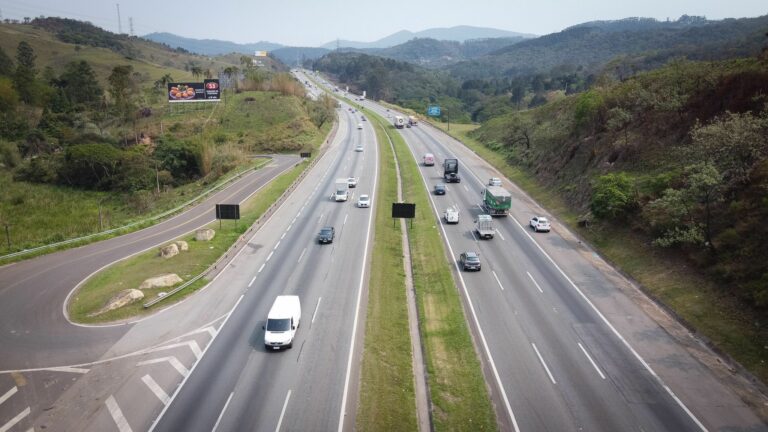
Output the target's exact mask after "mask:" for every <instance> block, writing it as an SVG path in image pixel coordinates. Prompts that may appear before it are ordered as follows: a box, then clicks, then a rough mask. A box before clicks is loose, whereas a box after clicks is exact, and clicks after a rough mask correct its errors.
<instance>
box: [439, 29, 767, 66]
mask: <svg viewBox="0 0 768 432" xmlns="http://www.w3.org/2000/svg"><path fill="white" fill-rule="evenodd" d="M766 29H768V15H766V16H762V17H758V18H743V19H727V20H722V21H706V20H697V19H693V18H691V17H687V16H684V17H682V18H681V19H680V20H677V21H674V22H670V23H666V22H659V21H655V20H650V19H630V20H620V21H602V22H601V21H598V22H594V23H585V24H582V25H578V26H575V27H571V28H569V29H566V30H564V31H562V32H559V33H553V34H549V35H546V36H542V37H539V38H536V39H530V40H526V41H522V42H520V43H518V44H514V45H511V46H508V47H505V48H502V49H500V50H498V51H495V52H492V53H490V54H488V55H486V56H483V57H481V58H479V59H475V60H472V61H466V62H461V63H458V64H455V65H452V66H450V67H449V70H450V72H451V74H452V75H453V76H454V77H457V78H459V79H462V80H467V79H487V78H499V77H514V76H521V75H526V74H533V73H539V72H547V71H550V70H551V69H553V68H555V67H564V66H567V67H571V68H574V69H575V68H581V69H587V70H591V71H596V70H599V69H600V68H602V66H604V65H605V64H606V63H607V62H608V61H610V60H612V59H615V58H617V57H623V58H622V59H621V62H622V63H623V65H624V66H626V68H627V69H629V70H648V69H652V68H654V67H658V66H661V65H662V64H664V63H666V61H667V60H669V59H670V58H674V57H681V56H684V57H687V58H689V59H696V60H718V59H726V58H733V57H743V56H749V55H754V54H756V53H758V52H759V51H760V49H761V47H762V43H763V41H764V39H765V32H766Z"/></svg>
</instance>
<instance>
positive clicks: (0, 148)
mask: <svg viewBox="0 0 768 432" xmlns="http://www.w3.org/2000/svg"><path fill="white" fill-rule="evenodd" d="M0 163H2V164H3V165H5V166H6V167H8V168H16V167H17V166H19V165H21V153H20V152H19V147H18V146H17V145H16V144H15V143H11V142H8V141H0Z"/></svg>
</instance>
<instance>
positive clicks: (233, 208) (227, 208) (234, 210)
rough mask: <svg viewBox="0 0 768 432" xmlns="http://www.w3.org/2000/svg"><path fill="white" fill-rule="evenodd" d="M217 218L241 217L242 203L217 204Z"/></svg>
mask: <svg viewBox="0 0 768 432" xmlns="http://www.w3.org/2000/svg"><path fill="white" fill-rule="evenodd" d="M216 219H240V205H239V204H216Z"/></svg>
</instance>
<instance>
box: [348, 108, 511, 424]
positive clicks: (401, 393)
mask: <svg viewBox="0 0 768 432" xmlns="http://www.w3.org/2000/svg"><path fill="white" fill-rule="evenodd" d="M368 117H369V118H370V119H371V120H374V121H375V122H376V123H377V124H378V128H377V131H378V140H379V143H380V147H381V148H382V153H383V154H384V156H383V157H382V164H387V163H389V162H388V161H389V160H391V156H387V152H389V151H390V150H389V147H388V144H389V141H388V137H387V135H389V137H391V139H392V140H393V143H394V146H395V149H396V152H397V154H398V161H399V163H400V170H401V176H402V183H403V196H404V199H405V200H406V201H408V202H414V203H416V206H417V209H420V210H419V211H418V212H417V218H416V219H414V220H413V228H411V229H410V230H409V233H410V234H409V235H410V243H411V257H412V261H413V262H412V267H413V275H414V286H415V290H416V297H417V303H418V306H417V307H418V310H419V316H420V323H419V325H420V333H421V338H422V345H423V346H424V349H425V361H426V363H427V365H426V367H427V371H428V386H429V392H430V398H431V403H432V409H433V412H432V417H433V418H432V420H433V422H434V427H435V430H464V429H471V430H495V429H496V421H495V418H494V413H493V409H492V407H491V404H490V400H489V398H488V393H487V388H486V386H485V381H484V379H483V374H482V371H481V367H480V362H479V360H478V357H477V353H476V352H475V350H474V347H473V345H472V339H471V336H470V334H469V329H468V327H467V321H466V319H465V317H464V314H463V310H462V306H461V300H460V298H459V294H458V291H457V290H456V285H455V283H454V281H453V279H452V277H451V269H450V267H449V265H448V262H447V261H446V260H445V251H444V249H443V243H442V240H441V238H440V234H439V233H438V232H437V231H436V230H435V228H434V225H435V220H434V216H433V213H432V211H431V206H430V204H429V200H428V197H427V192H426V191H425V189H424V187H423V182H422V181H421V179H420V176H419V173H418V166H417V164H416V161H415V160H414V159H413V157H412V155H411V154H410V152H409V151H408V149H407V147H406V145H405V143H404V141H403V140H402V138H401V137H400V135H399V134H397V133H390V132H394V129H393V128H392V126H391V125H389V123H388V122H386V121H385V120H384V119H382V118H380V117H378V116H376V115H374V114H372V113H370V112H369V113H368ZM381 127H384V128H385V129H384V131H385V132H386V135H385V134H384V133H382V131H381V129H380V128H381ZM383 166H386V165H383ZM390 170H394V169H393V168H390ZM381 185H382V187H383V186H384V185H385V182H384V181H383V177H382V182H381ZM395 193H396V190H393V191H392V192H391V193H390V195H386V194H382V193H381V192H380V193H379V195H378V198H377V201H378V203H379V207H378V209H379V210H378V211H379V214H378V215H377V225H376V243H375V244H376V248H377V249H376V250H377V251H378V250H381V251H382V253H383V252H385V251H388V253H389V255H390V258H389V259H390V260H391V262H388V263H386V265H387V267H386V269H387V270H386V274H387V278H386V279H384V280H381V279H380V278H374V277H373V276H372V278H371V283H370V289H369V290H370V292H369V309H368V318H367V320H368V321H367V325H366V349H365V354H364V360H363V372H362V374H363V375H362V389H361V398H360V399H361V406H360V412H359V413H358V424H357V425H358V428H359V429H361V430H414V429H415V426H409V424H410V423H409V422H410V421H415V419H413V420H411V417H408V418H407V420H406V419H403V417H404V414H403V410H407V411H406V412H407V413H409V414H410V415H412V414H411V413H412V411H413V409H414V403H415V402H414V400H413V395H412V394H411V393H412V386H413V384H412V378H411V377H412V374H413V371H412V367H411V355H410V353H411V350H410V348H408V347H410V341H409V340H408V337H407V335H408V323H407V309H406V296H405V288H404V286H403V283H402V277H401V276H400V275H401V271H400V270H399V269H401V268H402V252H401V247H400V228H399V227H393V225H392V221H391V218H390V215H389V211H390V210H389V206H388V204H389V202H390V200H391V201H394V200H395V197H396V195H395ZM388 197H391V198H389V199H388ZM384 233H386V234H387V235H388V236H391V237H390V238H389V241H388V242H386V243H385V242H383V241H382V239H381V236H382V235H384ZM376 256H377V252H374V257H376ZM382 264H385V263H384V262H377V261H376V260H375V258H374V265H373V267H372V269H373V270H372V271H374V272H377V271H378V272H382V271H383V269H382V268H381V265H382ZM394 269H398V270H397V272H398V273H397V275H398V277H392V273H393V272H394V271H395V270H394ZM374 274H376V273H374ZM384 284H386V285H387V287H386V289H382V286H383V285H384ZM394 311H398V314H396V315H395V313H394ZM393 321H394V322H393ZM395 354H397V358H398V361H397V362H394V361H391V360H389V359H391V358H392V356H395ZM403 354H405V355H403ZM383 359H387V360H383ZM382 361H385V362H386V363H385V364H388V365H389V367H382V366H381V364H382ZM390 362H391V363H390ZM396 365H399V366H396ZM404 374H408V375H407V376H408V377H409V379H408V383H407V387H406V386H405V384H406V383H404V382H403V379H402V377H403V376H405V375H404ZM398 421H403V422H404V423H406V424H400V423H397V422H398Z"/></svg>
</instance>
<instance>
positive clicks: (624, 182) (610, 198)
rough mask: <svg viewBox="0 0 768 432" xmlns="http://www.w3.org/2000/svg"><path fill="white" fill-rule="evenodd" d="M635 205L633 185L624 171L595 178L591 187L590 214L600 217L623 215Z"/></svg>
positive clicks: (611, 217) (609, 217) (607, 217)
mask: <svg viewBox="0 0 768 432" xmlns="http://www.w3.org/2000/svg"><path fill="white" fill-rule="evenodd" d="M636 205H637V201H636V199H635V193H634V186H633V184H632V180H631V179H630V177H629V175H627V173H624V172H620V173H610V174H606V175H603V176H600V177H598V178H597V182H595V184H594V186H593V187H592V202H591V203H590V209H591V210H592V214H594V215H595V216H596V217H598V218H600V219H616V218H618V217H620V216H624V215H625V214H626V213H627V212H628V211H629V210H630V209H632V208H633V207H635V206H636Z"/></svg>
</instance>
